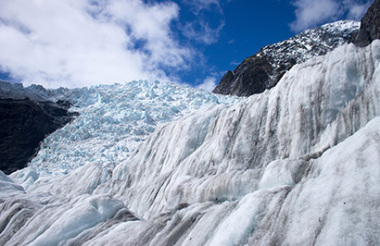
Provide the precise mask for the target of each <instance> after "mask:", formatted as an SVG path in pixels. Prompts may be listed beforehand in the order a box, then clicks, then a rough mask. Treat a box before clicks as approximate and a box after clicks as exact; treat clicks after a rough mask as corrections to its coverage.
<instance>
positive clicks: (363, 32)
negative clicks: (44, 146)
mask: <svg viewBox="0 0 380 246" xmlns="http://www.w3.org/2000/svg"><path fill="white" fill-rule="evenodd" d="M375 39H380V0H375V2H374V3H373V4H372V6H371V7H369V9H368V11H367V13H366V14H365V15H364V17H363V18H362V20H361V26H360V30H359V33H358V35H357V36H356V38H355V40H354V43H355V44H356V45H358V46H361V47H364V46H367V45H369V44H370V43H371V42H372V41H373V40H375Z"/></svg>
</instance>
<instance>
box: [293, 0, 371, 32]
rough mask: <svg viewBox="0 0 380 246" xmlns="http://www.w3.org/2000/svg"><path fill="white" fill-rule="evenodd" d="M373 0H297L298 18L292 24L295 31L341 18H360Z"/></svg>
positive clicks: (295, 4) (294, 3)
mask: <svg viewBox="0 0 380 246" xmlns="http://www.w3.org/2000/svg"><path fill="white" fill-rule="evenodd" d="M372 2H373V0H369V1H365V2H363V1H361V0H295V1H294V2H293V3H292V4H293V5H294V7H295V8H296V10H295V15H296V20H295V21H293V22H292V23H291V24H290V28H291V30H292V31H294V32H300V31H303V30H305V29H307V28H312V27H315V26H317V25H320V24H322V23H324V22H329V21H335V20H339V19H346V18H348V19H354V20H360V18H361V17H362V16H363V15H364V13H365V12H366V10H367V8H368V7H369V6H370V5H371V3H372Z"/></svg>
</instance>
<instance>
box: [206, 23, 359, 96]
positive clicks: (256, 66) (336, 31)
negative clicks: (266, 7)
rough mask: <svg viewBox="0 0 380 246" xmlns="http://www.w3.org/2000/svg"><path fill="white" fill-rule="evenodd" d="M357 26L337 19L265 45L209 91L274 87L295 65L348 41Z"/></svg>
mask: <svg viewBox="0 0 380 246" xmlns="http://www.w3.org/2000/svg"><path fill="white" fill-rule="evenodd" d="M359 26H360V23H358V22H354V21H338V22H335V23H331V24H326V25H323V26H321V27H317V28H314V29H310V30H307V31H305V32H303V33H301V34H298V35H296V36H294V37H292V38H290V39H288V40H285V41H282V42H279V43H276V44H272V45H268V46H265V47H264V48H262V49H261V50H260V51H259V52H257V53H256V54H255V55H253V56H250V57H248V58H246V59H245V60H244V61H243V62H242V63H241V64H240V65H239V66H238V67H237V68H236V69H235V70H234V71H233V72H232V71H228V72H227V73H226V74H225V75H224V76H223V78H222V79H221V81H220V82H219V84H218V86H217V87H216V88H215V89H214V91H213V92H214V93H218V94H224V95H236V96H250V95H252V94H256V93H261V92H263V91H264V90H266V89H269V88H272V87H273V86H275V85H276V84H277V83H278V81H279V80H280V79H281V78H282V76H283V75H284V74H285V72H286V71H288V70H289V69H290V68H292V67H293V66H294V65H295V64H299V63H302V62H304V61H306V60H308V59H310V58H312V57H315V56H319V55H324V54H326V53H327V52H328V51H331V50H333V49H335V48H336V47H338V46H340V45H342V44H345V43H348V42H349V41H350V40H351V39H352V37H353V35H354V34H355V33H357V31H358V29H359Z"/></svg>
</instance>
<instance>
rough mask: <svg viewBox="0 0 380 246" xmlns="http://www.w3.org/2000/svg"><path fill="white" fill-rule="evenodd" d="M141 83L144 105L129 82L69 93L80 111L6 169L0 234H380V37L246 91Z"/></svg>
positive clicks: (85, 240) (137, 237) (376, 239)
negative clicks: (16, 166)
mask: <svg viewBox="0 0 380 246" xmlns="http://www.w3.org/2000/svg"><path fill="white" fill-rule="evenodd" d="M141 83H143V84H144V85H142V84H140V85H137V84H135V85H136V87H135V89H136V90H139V93H137V94H136V93H131V94H130V95H138V96H136V99H141V98H144V99H141V100H142V102H147V103H146V104H145V105H144V106H143V107H146V108H147V109H148V105H155V106H152V107H150V106H149V109H148V110H146V111H145V112H147V113H146V114H145V113H144V114H139V112H137V111H135V110H134V109H135V108H137V107H135V106H136V104H135V105H133V106H132V107H131V108H129V107H128V106H126V105H125V104H124V103H126V101H125V100H124V99H125V98H128V97H129V96H126V93H127V94H128V91H130V88H129V89H128V90H124V91H123V90H115V89H116V88H118V86H116V85H114V88H111V87H103V86H100V87H99V88H94V89H93V92H91V93H90V91H91V89H90V90H88V93H89V94H87V95H85V96H83V97H82V96H81V95H84V94H83V93H84V92H83V91H81V90H74V91H72V92H65V93H68V95H71V96H70V98H71V100H72V101H73V102H74V105H75V108H74V109H73V110H78V111H79V112H80V116H79V117H78V118H77V119H76V120H74V121H73V122H72V123H70V124H68V125H67V126H65V127H64V128H62V129H61V130H58V131H57V132H55V133H53V134H52V135H51V136H49V137H48V138H47V139H46V141H45V142H44V144H43V146H42V148H41V151H40V152H41V153H39V154H38V156H37V157H36V158H35V159H34V160H33V161H32V162H31V163H30V166H29V167H28V168H26V169H24V170H21V171H18V172H16V173H14V174H12V175H10V177H8V176H6V175H3V174H1V175H0V186H1V189H0V211H1V212H0V244H1V245H377V244H379V243H380V228H379V227H378V224H379V219H378V218H380V216H379V215H380V212H379V211H380V185H379V184H378V180H379V179H380V107H379V105H380V41H378V40H377V41H374V42H372V44H371V45H369V46H367V47H365V48H359V47H356V46H355V45H353V44H347V45H344V46H341V47H338V48H337V49H335V50H334V51H332V52H330V53H328V54H326V55H325V56H319V57H314V58H311V59H310V60H308V61H306V62H304V63H301V64H298V65H295V66H294V67H293V68H292V69H291V70H290V71H288V72H287V73H286V74H285V75H284V76H283V77H282V79H281V80H280V81H279V83H278V84H277V85H276V87H274V88H272V89H271V90H267V91H265V92H264V93H262V94H256V95H253V96H250V97H248V98H243V99H236V98H225V97H223V96H220V97H214V96H212V95H211V94H207V93H205V92H198V91H196V90H191V89H186V90H183V89H180V88H179V87H176V86H174V85H173V86H174V87H175V88H174V89H173V88H172V91H171V92H168V93H167V94H166V90H168V87H167V85H165V86H164V87H165V89H160V88H161V87H160V85H159V84H158V83H152V84H150V83H148V82H141ZM135 85H133V86H135ZM131 86H132V85H131ZM169 87H170V86H169ZM141 88H153V89H147V90H145V89H142V90H141ZM176 88H178V90H177V89H176ZM82 90H84V89H82ZM140 90H141V91H140ZM106 91H108V92H112V93H115V94H112V93H106ZM173 91H177V92H173ZM102 93H103V94H102ZM173 93H174V94H175V95H177V96H178V97H177V96H173ZM176 93H177V94H176ZM198 93H200V94H198ZM90 94H91V95H90ZM106 94H107V95H111V96H105V95H106ZM164 95H167V96H164ZM194 95H198V98H203V99H204V100H203V101H202V99H199V100H201V102H200V103H194V101H193V99H192V98H194V97H195V96H194ZM66 96H67V95H66ZM174 97H177V98H174ZM158 98H160V99H158ZM223 98H224V99H223ZM186 100H187V101H186ZM223 100H224V101H223ZM195 101H197V100H195ZM136 103H141V102H140V101H139V100H137V102H136ZM193 103H194V104H193ZM107 104H109V105H112V106H110V107H109V108H107ZM143 104H144V103H143ZM166 104H167V105H168V106H167V105H166ZM173 105H176V107H177V109H179V110H178V112H177V110H174V111H173V110H172V111H170V108H171V107H172V106H173ZM200 105H206V107H200ZM124 108H128V109H125V110H130V111H121V109H124ZM106 109H107V110H106ZM161 110H163V111H164V112H165V113H168V112H177V113H175V114H174V113H173V115H172V116H170V117H169V118H170V120H167V119H168V117H167V116H164V117H161V114H162V113H163V112H162V111H161ZM136 115H137V116H136ZM125 117H127V118H128V120H130V119H136V120H135V121H132V123H128V122H129V121H128V120H126V118H125ZM134 117H135V118H134ZM160 120H162V121H160ZM169 121H170V122H169ZM157 122H159V123H160V124H158V123H157ZM129 124H130V125H129ZM119 125H120V126H121V127H120V128H118V127H119ZM123 129H125V130H123ZM135 129H138V130H136V131H134V130H135ZM97 131H98V132H97ZM124 131H125V132H128V133H130V132H133V133H136V134H134V135H132V136H131V138H130V139H129V140H128V141H124V140H123V139H124V137H125V138H129V135H128V134H126V135H122V134H123V132H124ZM140 133H141V134H140ZM127 135H128V136H127ZM132 140H133V141H135V142H133V141H132ZM131 141H132V142H133V143H132V144H129V143H130V142H131ZM119 142H120V143H119ZM126 146H129V147H127V148H128V149H131V150H129V151H127V150H126ZM102 148H104V149H102ZM51 149H55V150H54V152H50V151H51ZM68 149H72V150H70V151H69V150H68ZM72 151H73V152H72ZM67 153H73V154H69V155H67ZM87 153H88V155H87ZM54 163H60V164H58V165H54ZM62 163H63V164H62Z"/></svg>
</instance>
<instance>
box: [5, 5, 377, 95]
mask: <svg viewBox="0 0 380 246" xmlns="http://www.w3.org/2000/svg"><path fill="white" fill-rule="evenodd" d="M372 2H373V0H340V1H339V0H290V1H284V0H265V1H256V0H60V1H53V0H0V80H6V81H10V82H22V83H23V84H24V86H28V85H30V84H41V85H43V86H44V87H46V88H58V87H68V88H77V87H83V86H91V85H98V84H113V83H122V82H126V81H132V80H140V79H143V80H149V81H155V80H159V81H171V82H175V83H180V84H189V85H191V86H193V87H199V88H203V89H206V90H212V89H213V88H214V87H215V86H216V84H217V83H218V82H219V81H220V79H221V78H222V76H223V75H224V74H225V73H226V72H227V71H228V70H234V69H235V68H236V66H238V65H239V64H240V63H241V62H242V61H243V60H244V59H245V58H246V57H248V56H251V55H253V54H255V53H256V52H257V51H259V49H260V48H262V47H263V46H265V45H268V44H273V43H276V42H280V41H283V40H285V39H288V38H290V37H291V36H294V35H295V34H297V33H300V32H302V31H304V30H305V29H308V28H313V27H315V26H318V25H321V24H325V23H328V22H333V21H336V20H341V19H353V20H360V19H361V17H362V16H363V15H364V13H365V11H366V10H367V8H368V7H369V6H370V5H371V4H372Z"/></svg>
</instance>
